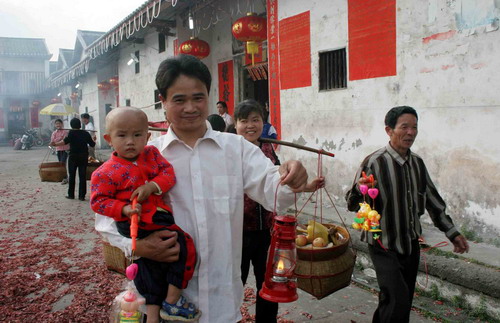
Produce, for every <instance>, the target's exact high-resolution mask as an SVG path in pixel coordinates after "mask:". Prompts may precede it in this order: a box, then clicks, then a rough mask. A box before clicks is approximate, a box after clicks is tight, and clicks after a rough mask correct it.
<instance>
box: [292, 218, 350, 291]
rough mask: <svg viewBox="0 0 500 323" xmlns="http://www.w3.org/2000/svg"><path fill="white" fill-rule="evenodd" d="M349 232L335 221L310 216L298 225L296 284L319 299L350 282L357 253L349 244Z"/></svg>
mask: <svg viewBox="0 0 500 323" xmlns="http://www.w3.org/2000/svg"><path fill="white" fill-rule="evenodd" d="M349 241H350V235H349V232H348V231H347V230H346V229H345V228H343V227H341V226H337V225H334V224H321V223H318V222H316V221H313V220H310V221H309V223H308V225H307V228H306V229H304V228H303V227H301V226H300V225H299V226H298V227H297V237H296V241H295V244H296V246H297V265H296V267H295V276H296V277H297V283H298V287H299V288H300V289H302V290H303V291H305V292H307V293H309V294H311V295H313V296H315V297H316V298H318V299H321V298H323V297H326V296H328V295H330V294H331V293H333V292H335V291H337V290H339V289H342V288H344V287H347V286H349V284H350V282H351V275H352V272H353V270H354V264H355V261H356V254H355V253H354V251H353V250H352V248H349Z"/></svg>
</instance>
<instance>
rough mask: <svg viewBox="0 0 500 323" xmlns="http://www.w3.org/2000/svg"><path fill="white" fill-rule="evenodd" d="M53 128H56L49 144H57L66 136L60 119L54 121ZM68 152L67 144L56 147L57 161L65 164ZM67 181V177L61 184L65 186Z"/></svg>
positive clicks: (66, 132) (66, 131)
mask: <svg viewBox="0 0 500 323" xmlns="http://www.w3.org/2000/svg"><path fill="white" fill-rule="evenodd" d="M54 127H56V130H54V132H52V135H51V136H50V141H51V142H59V141H62V140H64V138H65V137H67V136H68V130H64V129H63V121H62V120H61V119H56V121H54ZM68 150H69V144H67V145H63V146H56V152H57V160H58V161H59V162H61V163H64V164H66V160H67V159H68ZM67 183H68V179H67V177H66V178H64V179H63V181H62V183H61V184H67Z"/></svg>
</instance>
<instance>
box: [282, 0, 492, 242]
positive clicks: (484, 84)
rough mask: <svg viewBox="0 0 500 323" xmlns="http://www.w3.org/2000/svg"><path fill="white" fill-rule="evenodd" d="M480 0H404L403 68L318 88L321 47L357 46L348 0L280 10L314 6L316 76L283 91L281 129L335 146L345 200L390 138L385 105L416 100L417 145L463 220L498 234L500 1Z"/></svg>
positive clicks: (285, 5)
mask: <svg viewBox="0 0 500 323" xmlns="http://www.w3.org/2000/svg"><path fill="white" fill-rule="evenodd" d="M475 3H476V5H475V7H470V6H468V3H467V2H466V1H459V0H457V1H409V0H406V1H397V10H396V15H397V16H396V21H397V40H396V41H397V44H396V51H397V75H396V76H391V77H383V78H374V79H365V80H359V81H349V82H348V87H347V89H343V90H334V91H325V92H319V90H318V68H319V67H318V65H319V64H318V52H320V51H324V50H330V49H337V48H342V47H347V53H348V55H349V48H348V39H347V25H348V24H347V18H348V17H347V1H342V0H337V1H333V2H329V3H328V5H326V4H325V3H324V2H322V1H309V2H304V1H299V0H290V1H280V2H279V19H283V18H286V17H289V16H293V15H296V14H299V13H301V12H304V11H307V10H310V14H311V22H310V23H311V61H312V62H311V64H312V86H310V87H306V88H297V89H290V90H283V91H281V113H282V126H283V133H282V135H283V136H282V137H283V139H284V140H289V141H296V142H300V143H302V144H306V145H309V146H312V147H317V148H323V149H326V150H329V151H332V152H334V153H335V154H336V158H335V159H334V160H328V159H324V165H325V167H324V168H325V169H324V173H325V174H326V176H327V181H328V184H327V188H328V190H329V191H330V192H331V193H333V195H334V196H335V197H336V199H337V201H336V202H337V203H338V204H339V205H344V204H345V202H344V200H343V196H344V194H345V192H346V189H347V188H348V186H349V185H350V184H351V183H352V180H353V176H354V173H355V171H356V169H357V167H358V165H359V163H360V162H361V160H362V159H363V157H364V156H366V155H367V154H369V153H370V152H372V151H374V150H375V149H377V148H379V147H381V146H383V145H385V144H386V143H387V141H388V137H387V135H386V134H385V131H384V124H383V118H384V115H385V113H386V112H387V111H388V110H389V109H390V108H391V107H393V106H397V105H410V106H413V107H415V108H416V109H417V112H418V113H419V116H420V119H419V130H420V131H419V136H418V138H417V141H416V143H415V145H414V147H413V150H414V151H415V152H417V153H418V154H420V155H421V156H422V157H423V158H424V160H425V161H426V163H427V166H428V168H429V171H430V173H431V176H432V177H433V180H434V182H435V183H436V185H437V186H438V188H439V189H440V192H441V194H442V195H443V197H444V199H445V200H446V201H447V203H448V205H449V213H450V214H451V215H452V217H453V218H454V220H455V222H456V223H457V225H458V226H459V227H460V226H462V225H466V226H468V227H469V229H473V230H475V231H476V232H477V233H480V234H482V235H483V236H484V237H490V238H495V237H497V236H498V232H499V231H500V206H499V205H500V196H499V195H498V192H499V189H500V184H499V183H500V175H498V171H497V169H498V168H499V166H500V145H498V144H497V143H496V142H495V141H496V138H498V137H499V136H500V127H499V126H498V124H497V120H499V117H500V96H498V84H499V82H500V73H498V71H499V70H500V59H499V58H498V52H500V31H499V30H498V17H499V16H500V15H499V10H500V8H496V7H495V4H496V5H497V6H498V5H499V4H498V2H495V1H492V0H491V1H490V0H484V1H476V2H475ZM495 17H496V20H495ZM281 154H282V156H283V157H284V159H292V158H298V159H300V160H302V161H304V163H305V164H306V165H307V166H308V168H309V169H310V170H314V169H316V165H317V159H316V156H314V155H312V154H310V153H307V152H302V151H297V150H292V149H289V148H282V150H281ZM311 173H312V174H313V175H314V174H315V172H314V171H313V172H311ZM427 219H428V217H427Z"/></svg>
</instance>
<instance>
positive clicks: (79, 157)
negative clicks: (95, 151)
mask: <svg viewBox="0 0 500 323" xmlns="http://www.w3.org/2000/svg"><path fill="white" fill-rule="evenodd" d="M88 158H89V155H88V154H87V153H83V154H69V157H68V172H69V181H68V196H69V197H75V183H76V171H77V170H78V197H79V198H85V195H86V194H87V164H88Z"/></svg>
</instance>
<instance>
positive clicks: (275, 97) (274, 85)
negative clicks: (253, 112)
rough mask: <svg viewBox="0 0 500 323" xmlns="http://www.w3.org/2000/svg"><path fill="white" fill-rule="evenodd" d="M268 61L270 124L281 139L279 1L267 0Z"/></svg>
mask: <svg viewBox="0 0 500 323" xmlns="http://www.w3.org/2000/svg"><path fill="white" fill-rule="evenodd" d="M266 5H267V51H268V54H267V59H268V83H269V115H270V123H271V124H272V125H273V126H274V128H276V132H277V133H278V139H280V138H281V102H280V61H279V24H278V0H267V3H266Z"/></svg>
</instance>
